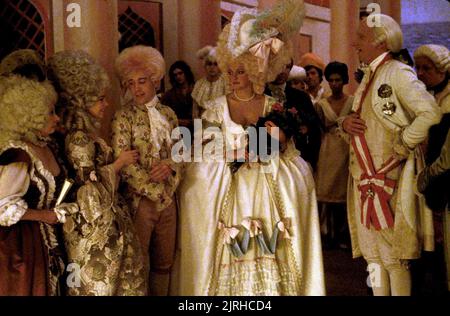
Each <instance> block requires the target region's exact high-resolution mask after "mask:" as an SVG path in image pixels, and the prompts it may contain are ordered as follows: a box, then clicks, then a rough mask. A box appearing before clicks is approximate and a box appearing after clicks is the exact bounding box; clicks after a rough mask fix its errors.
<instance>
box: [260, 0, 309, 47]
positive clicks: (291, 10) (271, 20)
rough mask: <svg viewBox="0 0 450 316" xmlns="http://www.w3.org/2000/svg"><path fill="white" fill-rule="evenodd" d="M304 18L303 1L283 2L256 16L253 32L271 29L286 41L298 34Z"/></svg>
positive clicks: (287, 0) (289, 0)
mask: <svg viewBox="0 0 450 316" xmlns="http://www.w3.org/2000/svg"><path fill="white" fill-rule="evenodd" d="M304 18H305V4H304V1H303V0H283V1H281V2H279V3H277V4H276V5H275V6H274V7H272V8H270V9H269V10H266V11H264V12H262V13H261V14H259V15H258V16H257V18H256V21H255V25H254V32H257V30H259V29H267V28H271V27H273V28H275V29H277V30H278V32H279V33H280V38H281V39H282V40H286V39H287V38H289V37H290V36H291V35H292V34H294V33H295V32H298V30H299V29H300V27H301V26H302V23H303V20H304Z"/></svg>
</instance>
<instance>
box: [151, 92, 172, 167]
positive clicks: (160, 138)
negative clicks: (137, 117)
mask: <svg viewBox="0 0 450 316" xmlns="http://www.w3.org/2000/svg"><path fill="white" fill-rule="evenodd" d="M158 104H159V99H158V97H157V96H155V97H154V98H153V99H152V100H151V101H150V102H148V103H146V104H145V108H146V109H147V113H148V120H149V122H150V138H151V140H152V145H153V147H152V148H153V150H152V156H153V157H154V158H157V159H160V155H159V152H160V150H161V148H162V147H163V144H164V142H166V144H167V145H169V146H170V145H172V138H171V137H170V123H169V121H168V120H167V118H166V117H165V116H164V115H162V114H161V113H160V112H159V111H158V109H157V108H156V106H157V105H158Z"/></svg>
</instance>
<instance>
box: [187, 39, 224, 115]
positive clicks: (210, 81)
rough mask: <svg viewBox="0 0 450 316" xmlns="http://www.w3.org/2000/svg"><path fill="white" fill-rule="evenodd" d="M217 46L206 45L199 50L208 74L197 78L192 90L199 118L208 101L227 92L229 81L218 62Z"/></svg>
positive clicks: (199, 56) (195, 110) (198, 54)
mask: <svg viewBox="0 0 450 316" xmlns="http://www.w3.org/2000/svg"><path fill="white" fill-rule="evenodd" d="M216 54H217V53H216V48H215V47H212V46H205V47H203V48H202V49H200V50H199V51H198V52H197V57H198V58H199V59H201V60H202V61H203V67H204V69H205V73H206V76H205V77H203V78H201V79H199V80H197V82H196V83H195V86H194V90H193V91H192V98H193V99H194V110H193V112H194V113H193V116H194V118H199V117H200V116H201V114H202V113H203V111H204V110H205V105H206V104H207V101H211V100H214V99H216V98H218V97H220V96H222V95H225V94H226V92H227V82H226V79H225V76H223V75H222V72H221V70H220V69H219V65H218V64H217V56H216Z"/></svg>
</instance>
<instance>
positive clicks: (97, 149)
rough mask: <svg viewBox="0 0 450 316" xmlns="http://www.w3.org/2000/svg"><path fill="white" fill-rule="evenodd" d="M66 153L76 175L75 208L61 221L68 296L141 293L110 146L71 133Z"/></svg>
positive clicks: (140, 266) (141, 275) (134, 240)
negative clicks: (76, 206) (68, 272)
mask: <svg viewBox="0 0 450 316" xmlns="http://www.w3.org/2000/svg"><path fill="white" fill-rule="evenodd" d="M66 154H67V157H68V160H69V162H70V164H71V167H72V169H73V171H74V172H75V174H76V175H75V177H76V183H75V189H73V190H76V201H77V203H78V205H79V207H80V212H79V213H77V214H74V215H72V216H69V217H68V218H67V222H66V223H65V224H64V238H65V244H66V250H67V254H68V260H69V266H70V267H71V271H72V277H73V278H71V279H70V281H71V284H70V285H69V288H68V294H69V295H96V296H102V295H109V296H111V295H146V294H147V283H146V280H147V276H146V271H145V269H144V261H143V258H142V253H141V248H140V243H139V240H138V237H137V235H136V233H135V231H134V226H133V223H132V221H131V216H130V214H129V212H128V208H127V207H126V205H125V203H122V201H121V199H120V196H119V194H118V193H117V191H116V189H117V183H118V178H117V177H118V175H117V174H116V173H115V171H114V168H113V165H112V163H113V153H112V149H111V148H110V147H109V146H108V145H107V144H106V143H105V142H104V141H103V139H101V138H98V137H95V136H92V135H90V134H87V133H86V132H83V131H75V132H73V133H71V134H69V135H68V136H67V138H66ZM70 264H75V265H70ZM76 273H79V276H80V279H79V280H78V281H79V282H77V279H76V277H77V275H76Z"/></svg>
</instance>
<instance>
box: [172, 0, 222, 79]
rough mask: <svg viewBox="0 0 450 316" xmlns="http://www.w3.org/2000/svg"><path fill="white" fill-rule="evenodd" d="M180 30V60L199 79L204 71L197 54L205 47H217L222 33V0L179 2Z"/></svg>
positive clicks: (181, 0)
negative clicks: (185, 63) (188, 66)
mask: <svg viewBox="0 0 450 316" xmlns="http://www.w3.org/2000/svg"><path fill="white" fill-rule="evenodd" d="M178 30H179V34H180V36H179V37H178V48H179V54H178V55H179V59H183V60H184V61H186V62H187V63H188V64H189V65H190V66H191V68H192V70H193V72H194V74H195V77H196V78H197V79H198V78H200V77H201V76H203V70H202V64H201V62H200V61H199V60H198V59H197V57H196V53H197V51H198V50H199V49H200V48H202V47H203V46H205V45H212V46H215V45H216V43H217V40H218V37H219V34H220V31H221V25H220V0H188V1H186V0H179V1H178ZM172 62H173V61H172ZM168 66H170V65H168Z"/></svg>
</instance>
